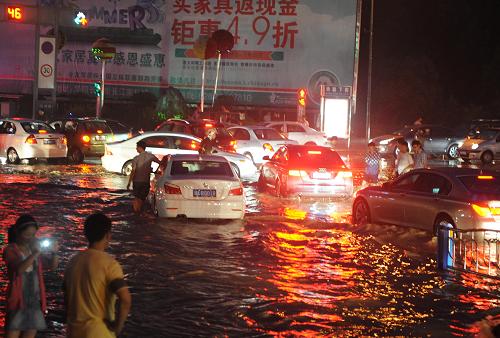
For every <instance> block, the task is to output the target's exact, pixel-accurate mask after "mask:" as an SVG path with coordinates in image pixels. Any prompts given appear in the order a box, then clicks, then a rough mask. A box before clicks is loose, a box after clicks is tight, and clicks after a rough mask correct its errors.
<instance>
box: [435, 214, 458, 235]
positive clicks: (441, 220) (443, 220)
mask: <svg viewBox="0 0 500 338" xmlns="http://www.w3.org/2000/svg"><path fill="white" fill-rule="evenodd" d="M442 226H446V227H448V228H455V223H453V221H452V220H451V218H450V216H448V215H438V217H436V220H435V221H434V235H436V236H437V235H438V231H439V228H441V227H442Z"/></svg>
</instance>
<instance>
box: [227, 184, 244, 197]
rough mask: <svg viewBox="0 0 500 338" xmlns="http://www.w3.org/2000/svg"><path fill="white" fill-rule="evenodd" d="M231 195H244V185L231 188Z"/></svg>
mask: <svg viewBox="0 0 500 338" xmlns="http://www.w3.org/2000/svg"><path fill="white" fill-rule="evenodd" d="M229 195H230V196H241V195H243V187H242V186H239V187H237V188H233V189H231V190H229Z"/></svg>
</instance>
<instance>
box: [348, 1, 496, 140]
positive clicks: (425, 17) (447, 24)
mask: <svg viewBox="0 0 500 338" xmlns="http://www.w3.org/2000/svg"><path fill="white" fill-rule="evenodd" d="M374 1H375V11H374V12H375V14H374V40H373V72H372V104H371V117H372V118H371V126H372V133H371V135H372V136H374V135H377V134H379V133H382V132H386V131H390V130H392V129H397V128H399V127H400V126H402V125H403V124H410V123H412V122H413V121H414V120H415V119H416V118H417V117H418V116H422V117H423V118H424V122H426V123H427V122H429V123H444V124H447V125H451V126H458V125H459V124H466V123H467V122H469V121H470V120H471V119H473V118H494V117H496V118H499V119H500V20H499V18H500V1H498V0H489V1H481V0H474V1H472V0H437V1H435V0H433V1H422V0H418V1H417V0H416V1H404V0H374ZM369 5H370V0H364V9H365V10H364V15H363V21H364V23H363V31H362V36H361V50H360V55H361V63H360V87H359V92H358V101H357V116H356V121H355V125H354V132H355V133H356V134H358V135H360V136H361V135H362V134H364V123H365V121H364V116H365V111H366V92H367V91H366V87H367V86H366V85H367V73H368V71H367V70H368V67H367V60H368V40H369V39H368V38H369V13H370V11H369ZM356 125H357V127H356Z"/></svg>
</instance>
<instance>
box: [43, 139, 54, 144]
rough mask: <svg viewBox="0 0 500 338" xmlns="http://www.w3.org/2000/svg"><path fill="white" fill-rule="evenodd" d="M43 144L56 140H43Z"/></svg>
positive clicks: (52, 142)
mask: <svg viewBox="0 0 500 338" xmlns="http://www.w3.org/2000/svg"><path fill="white" fill-rule="evenodd" d="M43 144H56V140H43Z"/></svg>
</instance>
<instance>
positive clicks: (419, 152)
mask: <svg viewBox="0 0 500 338" xmlns="http://www.w3.org/2000/svg"><path fill="white" fill-rule="evenodd" d="M411 149H412V150H413V162H414V165H413V168H415V169H419V168H427V154H426V152H425V151H424V149H423V148H422V143H420V141H419V140H413V141H412V142H411Z"/></svg>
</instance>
